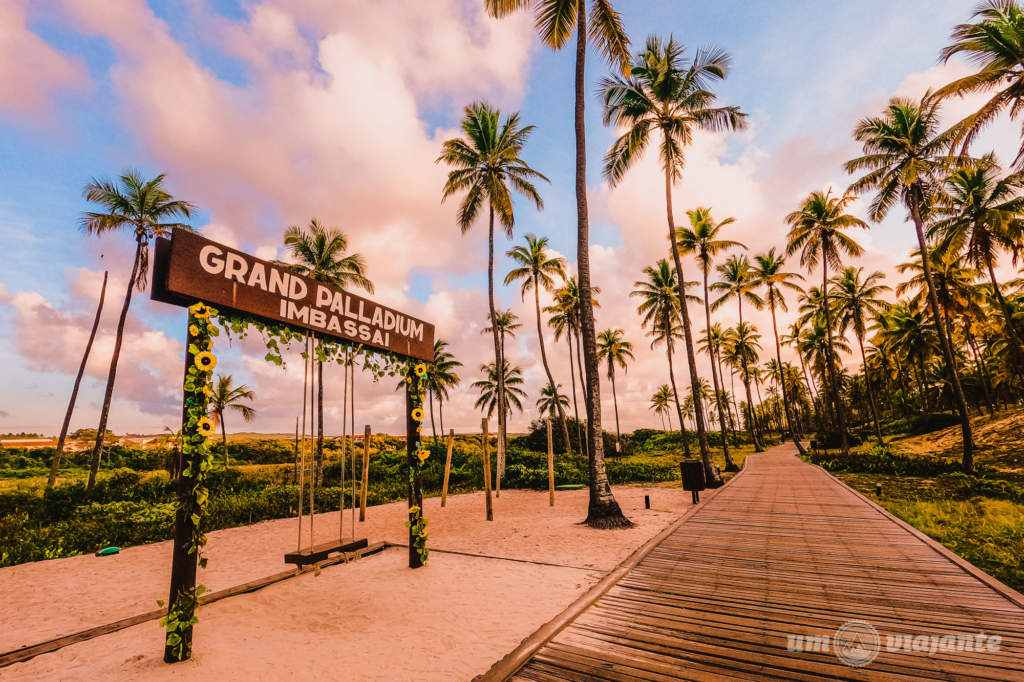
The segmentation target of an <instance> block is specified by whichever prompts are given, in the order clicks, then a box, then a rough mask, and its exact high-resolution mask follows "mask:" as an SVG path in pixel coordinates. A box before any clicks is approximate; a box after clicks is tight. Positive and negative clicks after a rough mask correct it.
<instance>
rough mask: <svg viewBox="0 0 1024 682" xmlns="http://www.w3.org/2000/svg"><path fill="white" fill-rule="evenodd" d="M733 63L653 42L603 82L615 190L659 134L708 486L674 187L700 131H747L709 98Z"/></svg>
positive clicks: (715, 478)
mask: <svg viewBox="0 0 1024 682" xmlns="http://www.w3.org/2000/svg"><path fill="white" fill-rule="evenodd" d="M729 61H730V58H729V54H728V53H727V52H725V51H724V50H721V49H718V48H700V49H698V50H697V51H696V52H695V53H694V56H693V59H692V60H690V59H686V58H684V48H683V46H682V45H680V44H679V43H677V42H676V41H675V40H674V39H671V38H670V39H669V40H668V42H665V41H663V40H662V39H661V38H658V37H656V36H652V37H650V38H648V39H647V45H646V47H645V48H644V50H643V51H642V52H641V53H640V54H638V55H637V56H636V58H635V59H634V60H633V64H632V71H631V73H630V74H629V75H628V76H621V77H620V76H611V77H609V78H605V79H604V80H603V81H602V82H601V92H602V97H603V98H604V111H605V114H604V119H605V124H606V125H608V124H614V125H616V126H618V127H619V128H623V129H625V132H624V133H623V134H622V135H621V136H620V137H619V138H618V139H617V140H616V141H615V142H614V143H613V144H612V147H611V149H609V150H608V153H607V154H606V155H605V163H604V174H605V177H606V178H607V179H608V181H609V183H610V184H612V185H615V184H617V183H618V182H619V181H621V180H622V178H623V177H624V176H625V174H626V171H627V170H628V169H629V168H630V167H632V166H633V165H634V164H635V163H636V162H637V161H639V160H640V158H641V157H642V156H643V155H644V152H645V151H646V149H647V147H648V146H649V144H650V142H651V139H652V137H653V136H654V133H658V134H659V136H660V145H659V147H658V156H659V160H660V162H661V166H662V171H663V172H664V175H665V210H666V216H667V218H668V234H669V242H670V244H671V245H672V260H673V262H674V264H675V268H676V271H677V272H678V273H679V281H680V282H681V286H680V289H679V308H680V318H681V320H682V326H683V339H684V342H685V344H686V356H687V361H688V364H689V370H690V388H691V389H692V390H693V392H694V394H695V396H696V397H695V399H694V418H695V419H696V422H697V443H698V445H699V447H700V454H701V459H702V460H703V461H704V469H705V476H706V478H707V480H708V482H709V484H710V485H711V486H718V485H721V484H722V479H721V477H720V476H719V475H718V471H717V470H716V469H715V467H714V466H713V464H712V462H711V453H710V451H709V450H708V438H707V432H706V430H705V425H704V408H703V403H702V402H701V400H700V397H699V395H700V394H699V392H698V389H697V385H698V378H699V377H698V376H697V360H696V354H695V353H694V342H693V334H692V331H691V329H690V313H689V310H688V309H687V304H686V298H685V294H686V291H685V289H686V280H685V275H684V271H683V264H682V261H681V259H680V256H679V244H678V242H677V240H676V228H675V222H674V220H675V218H674V214H673V210H672V186H673V184H674V183H675V182H676V181H677V180H679V178H680V177H681V176H682V170H683V165H684V163H685V153H684V149H685V148H686V146H687V145H689V144H690V142H691V141H692V139H693V133H694V131H695V130H707V131H721V130H735V129H738V128H743V127H744V125H745V114H743V113H741V112H740V110H739V107H735V106H724V107H722V106H715V103H716V102H715V100H716V96H715V94H714V93H713V92H711V86H712V84H713V83H714V82H716V81H721V80H722V79H724V78H725V77H726V73H727V72H728V69H729Z"/></svg>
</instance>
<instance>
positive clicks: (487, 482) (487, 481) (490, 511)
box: [480, 418, 494, 521]
mask: <svg viewBox="0 0 1024 682" xmlns="http://www.w3.org/2000/svg"><path fill="white" fill-rule="evenodd" d="M480 428H481V429H483V432H484V437H483V439H481V441H480V442H481V443H482V444H483V448H484V452H483V460H484V493H486V495H487V520H488V521H493V520H494V508H493V507H492V506H491V454H490V453H489V452H487V445H488V443H487V440H488V437H487V419H486V418H484V419H481V420H480Z"/></svg>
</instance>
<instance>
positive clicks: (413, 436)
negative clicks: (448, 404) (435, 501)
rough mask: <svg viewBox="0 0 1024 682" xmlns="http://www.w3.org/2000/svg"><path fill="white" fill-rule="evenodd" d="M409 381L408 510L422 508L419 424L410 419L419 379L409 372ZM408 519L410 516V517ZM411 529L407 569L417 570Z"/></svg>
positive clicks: (418, 557)
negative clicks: (417, 453) (417, 445)
mask: <svg viewBox="0 0 1024 682" xmlns="http://www.w3.org/2000/svg"><path fill="white" fill-rule="evenodd" d="M409 378H410V381H409V382H408V383H406V384H405V461H406V466H407V467H409V472H410V474H409V508H410V509H411V508H412V507H419V508H420V509H422V508H423V490H422V488H421V486H422V478H423V474H422V473H421V472H420V467H419V459H418V458H417V457H416V443H417V442H418V441H419V438H420V436H419V432H418V431H417V430H416V428H417V427H418V426H419V422H417V421H416V420H415V419H413V418H412V410H413V395H417V394H419V390H420V378H419V377H418V376H416V373H415V372H413V371H410V372H409ZM409 518H410V519H411V518H412V516H411V515H410V517H409ZM414 541H415V538H414V537H413V528H412V525H411V524H410V526H409V568H419V567H420V566H422V565H423V560H422V559H420V554H419V552H417V551H416V546H415V543H414Z"/></svg>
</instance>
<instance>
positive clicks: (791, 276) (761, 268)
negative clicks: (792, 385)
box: [753, 248, 806, 454]
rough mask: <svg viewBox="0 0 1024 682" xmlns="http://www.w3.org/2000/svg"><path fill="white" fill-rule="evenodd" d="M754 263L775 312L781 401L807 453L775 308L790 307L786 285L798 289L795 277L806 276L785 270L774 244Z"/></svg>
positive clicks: (793, 432)
mask: <svg viewBox="0 0 1024 682" xmlns="http://www.w3.org/2000/svg"><path fill="white" fill-rule="evenodd" d="M754 263H755V265H754V267H753V275H754V280H755V281H756V282H757V284H758V285H759V286H763V287H765V289H766V292H765V293H766V295H765V297H764V302H765V303H767V304H768V308H769V309H770V310H771V312H772V334H773V335H774V337H775V362H776V365H777V367H778V383H779V385H780V386H782V402H783V405H784V407H785V413H786V422H787V425H788V426H789V433H790V435H791V436H792V437H793V443H794V444H795V445H796V448H797V450H798V451H799V452H800V454H806V451H805V450H804V446H803V443H801V442H800V439H799V438H798V437H797V429H796V420H795V418H794V416H793V412H792V410H791V409H790V408H791V407H792V406H791V405H790V402H789V394H788V392H787V390H786V382H785V381H784V380H783V376H782V375H783V371H782V367H783V365H782V344H781V343H780V342H779V326H778V323H777V321H776V319H775V310H776V309H779V310H782V311H788V310H789V307H788V306H787V305H786V295H785V292H784V289H789V290H790V291H797V292H800V291H803V288H802V287H801V286H800V285H799V284H797V283H796V280H798V279H800V280H802V279H803V276H802V275H799V274H797V273H795V272H786V271H785V270H784V268H785V267H786V261H785V260H784V259H783V258H782V257H781V256H778V255H776V254H775V249H774V248H772V249H769V251H768V253H764V254H761V255H758V256H754ZM762 305H763V304H762Z"/></svg>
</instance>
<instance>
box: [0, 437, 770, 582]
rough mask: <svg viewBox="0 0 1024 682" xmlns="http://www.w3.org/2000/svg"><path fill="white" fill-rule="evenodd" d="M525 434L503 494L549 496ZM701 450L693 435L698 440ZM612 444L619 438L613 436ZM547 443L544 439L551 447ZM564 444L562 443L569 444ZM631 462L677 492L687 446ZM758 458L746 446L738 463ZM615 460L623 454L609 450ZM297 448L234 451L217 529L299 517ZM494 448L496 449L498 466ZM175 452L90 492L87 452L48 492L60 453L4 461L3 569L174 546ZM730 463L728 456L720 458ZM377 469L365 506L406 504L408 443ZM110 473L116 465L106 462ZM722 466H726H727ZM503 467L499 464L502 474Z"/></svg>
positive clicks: (431, 482) (255, 446)
mask: <svg viewBox="0 0 1024 682" xmlns="http://www.w3.org/2000/svg"><path fill="white" fill-rule="evenodd" d="M534 426H535V427H536V428H535V429H534V430H533V431H532V432H531V433H530V434H527V435H524V436H518V437H513V438H510V439H509V451H508V466H507V469H506V475H505V479H504V480H503V482H502V486H503V487H505V488H533V489H544V488H546V487H547V485H548V473H547V454H546V452H538V451H536V450H533V449H529V448H530V446H531V445H534V444H535V442H536V441H537V436H538V434H539V433H540V431H539V429H540V423H538V424H535V425H534ZM542 437H544V436H543V435H542ZM690 438H691V445H692V444H693V441H692V439H693V436H692V434H691V436H690ZM606 439H611V441H612V442H614V435H610V434H606ZM425 440H426V442H427V444H428V446H429V447H430V448H431V450H432V454H431V458H430V460H429V466H428V467H427V469H426V471H425V474H424V492H425V494H428V495H439V494H440V492H441V485H442V477H443V474H444V457H445V447H444V441H443V440H442V441H441V443H440V444H438V445H436V446H434V445H433V438H432V437H429V436H428V437H427V438H426V439H425ZM541 442H542V443H543V442H544V441H541ZM340 445H341V442H340V439H327V441H326V448H325V449H326V452H327V459H328V464H327V466H326V467H325V471H324V478H325V482H326V483H325V485H324V486H322V487H320V488H318V490H317V499H316V508H317V509H318V510H321V511H323V510H332V509H337V508H338V500H339V497H340V494H341V488H340V486H339V483H340V475H339V474H340V472H339V464H338V461H337V458H338V454H339V447H340ZM559 445H561V443H560V442H559ZM623 445H624V448H623V449H624V451H625V452H627V453H629V454H627V455H624V456H621V457H609V458H608V459H607V461H606V464H607V469H608V476H609V479H610V480H611V482H612V483H613V484H623V483H670V482H674V481H678V480H679V464H678V463H679V460H680V459H682V455H681V453H682V438H681V436H680V434H679V433H678V432H677V433H664V432H661V431H653V430H649V429H644V430H638V431H636V432H635V433H633V434H629V435H624V436H623ZM749 450H750V448H744V447H743V446H740V447H739V458H738V459H737V457H736V456H734V459H737V461H739V462H742V458H743V456H744V454H745V453H746V452H747V451H749ZM608 451H609V452H614V445H612V446H611V448H610V449H609V450H608ZM293 453H294V445H293V443H291V442H289V441H285V440H242V441H238V442H229V454H230V457H231V462H232V467H231V468H230V469H226V470H225V469H217V470H215V471H213V472H212V474H211V477H210V489H211V491H212V493H213V494H212V496H211V504H210V516H209V526H208V528H207V529H208V530H218V529H222V528H230V527H234V526H241V525H246V524H249V523H255V522H258V521H265V520H269V519H277V518H284V517H288V516H292V515H294V514H295V511H296V499H297V496H298V488H297V486H296V484H295V473H294V466H293V463H292V459H293V456H294V455H293ZM357 453H358V455H359V456H357V458H356V469H357V471H356V476H357V479H358V477H359V476H360V475H361V472H360V471H359V465H360V463H361V454H362V445H361V443H359V444H357ZM493 453H494V449H493V447H492V448H491V454H492V457H493ZM168 454H169V453H168V452H166V451H164V450H159V449H152V450H138V449H132V448H123V447H120V446H117V447H115V448H111V450H110V462H111V464H112V465H114V466H116V467H117V468H115V469H113V470H108V471H107V472H105V473H103V474H101V476H100V478H99V481H98V484H97V485H96V487H95V488H94V489H93V490H92V491H89V490H87V489H86V486H85V482H84V477H85V473H86V467H87V460H86V456H87V453H79V454H76V455H73V456H72V458H71V460H70V461H69V462H68V468H67V469H66V470H65V472H64V477H63V478H64V480H63V482H62V483H61V484H59V485H57V486H56V487H55V488H53V489H51V490H46V489H45V486H44V484H45V480H46V472H47V470H48V466H49V462H50V458H52V457H53V449H52V448H41V449H37V450H8V451H3V452H2V453H0V484H3V485H2V486H0V566H10V565H14V564H19V563H24V562H28V561H39V560H43V559H54V558H59V557H65V556H73V555H76V554H82V553H89V552H95V551H96V550H98V549H100V548H102V547H105V546H108V545H116V546H121V547H125V546H130V545H138V544H144V543H149V542H158V541H161V540H167V539H169V538H170V534H171V529H172V525H173V523H172V521H173V516H174V502H173V500H174V492H173V485H172V483H171V480H170V477H169V476H168V474H167V472H166V471H165V470H163V467H165V466H166V464H167V460H168ZM480 454H481V450H480V439H479V437H478V436H477V437H474V436H458V437H456V445H455V448H454V450H453V454H452V469H451V478H450V491H451V492H452V493H453V494H454V493H458V492H467V491H471V490H478V489H480V487H481V480H482V476H483V474H482V466H481V461H480ZM720 457H721V455H720V453H719V454H718V459H720ZM371 458H372V465H371V470H370V486H369V489H368V491H367V504H369V505H376V504H384V503H387V502H392V501H395V500H399V499H403V498H404V497H405V495H406V481H405V475H404V471H405V469H404V467H405V450H404V441H403V440H402V439H399V438H396V437H393V436H386V435H382V436H373V437H372V440H371ZM104 462H105V463H106V457H105V458H104ZM723 465H724V463H723V462H721V461H719V466H723ZM492 467H493V464H492ZM345 478H346V481H345V490H346V491H347V492H346V497H347V498H348V497H349V496H350V495H351V491H352V477H351V469H347V470H346V477H345ZM555 482H556V484H558V485H562V484H572V483H576V484H585V483H586V482H587V463H586V458H585V457H582V456H580V455H567V454H564V453H559V454H558V455H556V458H555Z"/></svg>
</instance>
